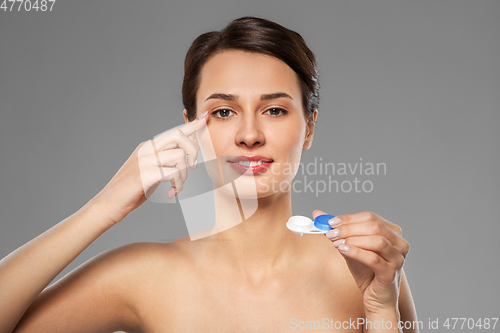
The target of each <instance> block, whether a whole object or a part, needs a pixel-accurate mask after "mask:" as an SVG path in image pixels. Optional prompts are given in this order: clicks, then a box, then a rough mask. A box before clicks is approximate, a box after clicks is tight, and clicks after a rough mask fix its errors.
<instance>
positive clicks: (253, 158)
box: [228, 155, 273, 163]
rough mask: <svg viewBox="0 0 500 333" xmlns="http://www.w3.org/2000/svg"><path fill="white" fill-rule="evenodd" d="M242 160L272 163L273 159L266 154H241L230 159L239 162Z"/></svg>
mask: <svg viewBox="0 0 500 333" xmlns="http://www.w3.org/2000/svg"><path fill="white" fill-rule="evenodd" d="M240 161H264V162H269V163H271V162H272V161H273V160H272V159H270V158H267V157H264V156H260V155H254V156H246V155H241V156H237V157H235V158H232V159H230V160H229V161H228V162H230V163H231V162H232V163H238V162H240Z"/></svg>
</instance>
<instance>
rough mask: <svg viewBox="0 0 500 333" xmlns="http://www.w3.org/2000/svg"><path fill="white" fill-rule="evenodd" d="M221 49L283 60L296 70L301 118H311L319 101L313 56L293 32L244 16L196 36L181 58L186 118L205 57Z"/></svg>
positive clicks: (193, 112) (191, 114)
mask: <svg viewBox="0 0 500 333" xmlns="http://www.w3.org/2000/svg"><path fill="white" fill-rule="evenodd" d="M224 50H244V51H250V52H258V53H263V54H268V55H271V56H273V57H276V58H278V59H280V60H282V61H283V62H285V63H286V64H287V65H288V66H290V68H291V69H293V70H294V71H295V73H297V76H298V79H299V83H300V90H301V92H302V105H303V108H304V114H305V118H306V119H307V120H308V121H309V122H312V121H313V118H312V117H313V112H314V109H315V108H317V107H318V104H319V88H320V85H319V81H318V71H317V68H316V57H315V56H314V53H312V51H311V50H310V49H309V48H308V47H307V45H306V43H305V41H304V39H303V38H302V36H300V35H299V34H298V33H296V32H295V31H292V30H289V29H287V28H285V27H283V26H281V25H279V24H277V23H275V22H272V21H268V20H265V19H262V18H258V17H251V16H245V17H241V18H238V19H236V20H234V21H232V22H231V23H229V24H228V25H227V26H226V27H225V28H224V29H222V30H221V31H211V32H207V33H204V34H202V35H200V36H198V38H196V39H195V40H194V42H193V44H191V47H190V48H189V50H188V52H187V54H186V60H185V61H184V81H183V83H182V102H183V104H184V108H185V109H186V110H187V117H188V120H189V121H193V120H194V119H195V118H196V93H197V91H198V88H199V85H200V72H201V68H202V67H203V65H204V64H205V63H206V62H207V60H208V59H209V58H210V57H212V56H214V55H215V54H217V53H219V52H221V51H224Z"/></svg>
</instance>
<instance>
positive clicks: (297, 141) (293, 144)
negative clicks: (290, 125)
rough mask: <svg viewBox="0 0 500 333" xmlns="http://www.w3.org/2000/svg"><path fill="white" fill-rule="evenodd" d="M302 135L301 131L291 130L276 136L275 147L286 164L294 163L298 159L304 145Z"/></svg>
mask: <svg viewBox="0 0 500 333" xmlns="http://www.w3.org/2000/svg"><path fill="white" fill-rule="evenodd" d="M303 135H305V134H304V133H303V131H301V130H292V129H290V130H289V131H287V132H284V133H280V134H279V135H277V140H276V145H277V148H278V149H279V152H280V153H279V154H280V155H281V156H282V158H284V159H285V160H286V162H296V159H297V158H300V154H301V152H302V146H303V144H304V140H303Z"/></svg>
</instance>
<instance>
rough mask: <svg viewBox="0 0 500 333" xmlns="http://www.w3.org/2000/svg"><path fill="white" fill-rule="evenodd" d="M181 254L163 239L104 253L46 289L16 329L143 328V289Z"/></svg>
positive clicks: (83, 330) (138, 330) (40, 330)
mask: <svg viewBox="0 0 500 333" xmlns="http://www.w3.org/2000/svg"><path fill="white" fill-rule="evenodd" d="M177 253H178V251H177V250H176V249H175V247H172V246H169V245H168V244H161V243H133V244H128V245H124V246H121V247H117V248H114V249H111V250H108V251H106V252H103V253H101V254H99V255H97V256H95V257H94V258H92V259H90V260H88V261H87V262H85V263H84V264H82V265H81V266H79V267H78V268H76V269H74V270H73V271H71V272H70V273H69V274H67V275H66V276H64V277H63V278H61V279H60V280H59V281H57V282H56V283H54V284H53V285H52V286H50V287H48V288H46V289H45V290H43V291H42V293H41V294H40V295H39V296H38V297H37V298H36V299H35V301H34V302H33V304H32V305H31V306H30V308H29V309H28V310H27V312H26V313H25V315H24V316H23V317H22V319H21V321H20V322H19V324H18V326H17V327H16V330H15V332H35V331H36V332H55V331H57V332H63V331H64V332H100V331H104V330H109V331H113V330H115V331H118V330H123V331H127V332H141V331H143V329H142V318H141V309H140V308H139V307H140V305H141V303H142V301H141V299H142V298H143V296H142V295H141V294H142V291H144V289H145V288H144V287H145V286H149V287H153V289H154V282H155V281H156V282H158V281H160V280H159V278H160V277H161V279H162V280H161V281H165V280H166V279H168V278H169V277H168V275H169V271H170V272H174V271H175V270H173V269H172V267H176V266H178V265H176V262H179V259H178V258H179V255H178V254H177ZM168 268H169V269H168Z"/></svg>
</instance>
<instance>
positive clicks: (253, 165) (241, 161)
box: [228, 155, 273, 174]
mask: <svg viewBox="0 0 500 333" xmlns="http://www.w3.org/2000/svg"><path fill="white" fill-rule="evenodd" d="M228 162H229V164H230V165H231V167H232V168H233V169H234V170H236V171H238V172H239V173H243V174H257V173H261V172H263V171H265V170H267V169H268V168H269V166H270V165H271V163H273V160H272V159H270V158H267V157H264V156H260V155H254V156H245V155H243V156H237V157H235V158H233V159H231V160H229V161H228Z"/></svg>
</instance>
